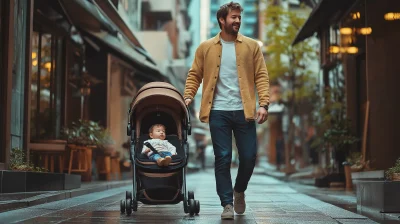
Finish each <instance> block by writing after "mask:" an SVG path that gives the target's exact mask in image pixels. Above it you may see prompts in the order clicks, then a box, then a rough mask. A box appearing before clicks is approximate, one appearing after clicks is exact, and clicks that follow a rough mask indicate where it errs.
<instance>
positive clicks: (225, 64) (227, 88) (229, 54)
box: [211, 38, 243, 111]
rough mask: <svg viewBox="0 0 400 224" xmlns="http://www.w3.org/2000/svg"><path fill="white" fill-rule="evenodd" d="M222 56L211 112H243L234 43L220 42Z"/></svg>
mask: <svg viewBox="0 0 400 224" xmlns="http://www.w3.org/2000/svg"><path fill="white" fill-rule="evenodd" d="M221 44H222V55H221V64H220V69H219V78H218V81H217V85H216V87H215V94H214V100H213V104H212V107H211V110H227V111H233V110H243V104H242V96H241V95H240V88H239V79H238V72H237V67H236V49H235V42H234V41H233V42H226V41H224V40H222V38H221Z"/></svg>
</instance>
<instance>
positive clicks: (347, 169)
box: [344, 164, 353, 190]
mask: <svg viewBox="0 0 400 224" xmlns="http://www.w3.org/2000/svg"><path fill="white" fill-rule="evenodd" d="M351 172H352V169H351V167H350V165H349V164H346V165H344V174H345V178H346V189H347V190H351V189H353V180H352V179H351Z"/></svg>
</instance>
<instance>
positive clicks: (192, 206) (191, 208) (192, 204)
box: [189, 199, 196, 216]
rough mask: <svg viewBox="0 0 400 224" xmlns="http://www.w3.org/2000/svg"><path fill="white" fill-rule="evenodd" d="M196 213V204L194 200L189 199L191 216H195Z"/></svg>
mask: <svg viewBox="0 0 400 224" xmlns="http://www.w3.org/2000/svg"><path fill="white" fill-rule="evenodd" d="M195 213H196V204H195V203H194V199H189V214H190V216H193V215H194V214H195Z"/></svg>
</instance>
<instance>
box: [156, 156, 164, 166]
mask: <svg viewBox="0 0 400 224" xmlns="http://www.w3.org/2000/svg"><path fill="white" fill-rule="evenodd" d="M164 161H165V159H164V158H159V159H157V165H158V166H164V163H165V162H164Z"/></svg>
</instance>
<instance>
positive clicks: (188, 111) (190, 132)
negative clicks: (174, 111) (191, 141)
mask: <svg viewBox="0 0 400 224" xmlns="http://www.w3.org/2000/svg"><path fill="white" fill-rule="evenodd" d="M186 111H187V113H186V114H187V122H188V123H187V131H188V135H191V134H192V126H191V124H190V109H189V106H187V105H186Z"/></svg>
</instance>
